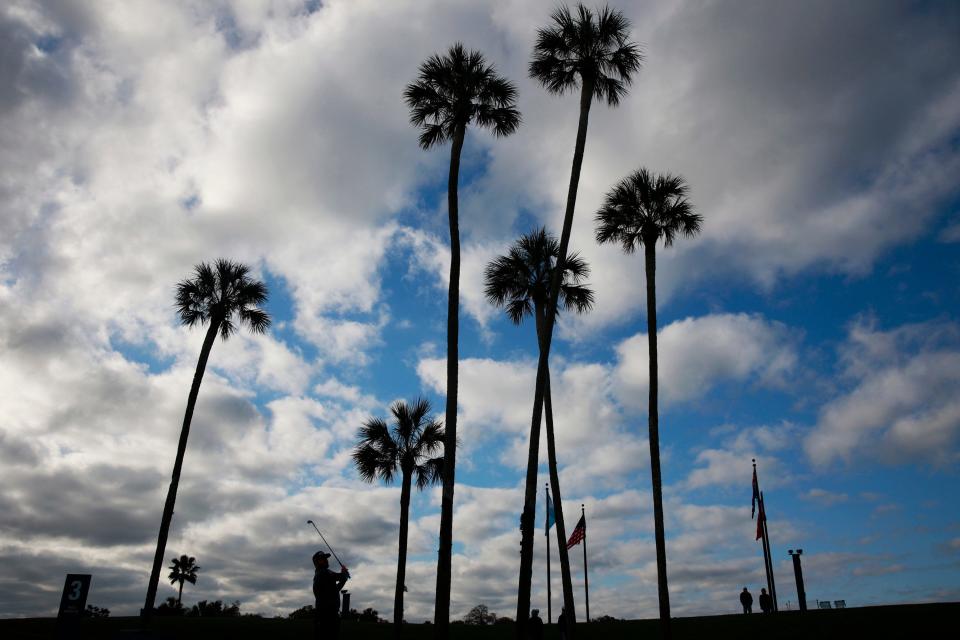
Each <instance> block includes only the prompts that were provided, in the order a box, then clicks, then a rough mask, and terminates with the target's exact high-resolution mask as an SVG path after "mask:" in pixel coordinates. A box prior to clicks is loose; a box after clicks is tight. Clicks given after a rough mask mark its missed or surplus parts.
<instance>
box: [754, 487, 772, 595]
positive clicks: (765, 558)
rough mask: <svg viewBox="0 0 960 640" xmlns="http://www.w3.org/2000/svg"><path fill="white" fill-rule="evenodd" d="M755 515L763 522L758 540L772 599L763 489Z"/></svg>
mask: <svg viewBox="0 0 960 640" xmlns="http://www.w3.org/2000/svg"><path fill="white" fill-rule="evenodd" d="M757 517H758V518H759V517H762V518H763V519H764V522H761V523H760V541H761V542H762V544H763V568H764V570H765V571H766V572H767V593H769V594H770V598H771V599H772V598H773V588H772V587H771V586H770V576H771V569H770V564H771V558H770V545H769V544H768V543H767V527H766V519H767V512H766V509H765V508H764V506H763V491H761V492H760V515H759V516H757Z"/></svg>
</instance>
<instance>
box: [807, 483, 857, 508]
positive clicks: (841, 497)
mask: <svg viewBox="0 0 960 640" xmlns="http://www.w3.org/2000/svg"><path fill="white" fill-rule="evenodd" d="M800 498H801V499H803V500H808V501H810V502H813V503H815V504H818V505H820V506H821V507H832V506H833V505H835V504H841V503H843V502H846V501H847V500H849V499H850V496H848V495H847V494H846V493H835V492H832V491H827V490H826V489H816V488H814V489H810V490H809V491H807V492H806V493H804V494H802V495H801V496H800Z"/></svg>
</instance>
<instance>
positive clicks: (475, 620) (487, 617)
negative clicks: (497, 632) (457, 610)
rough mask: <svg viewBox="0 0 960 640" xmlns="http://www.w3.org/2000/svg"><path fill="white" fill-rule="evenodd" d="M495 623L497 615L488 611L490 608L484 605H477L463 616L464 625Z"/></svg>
mask: <svg viewBox="0 0 960 640" xmlns="http://www.w3.org/2000/svg"><path fill="white" fill-rule="evenodd" d="M496 621H497V614H495V613H493V612H492V611H490V607H488V606H487V605H485V604H478V605H477V606H475V607H474V608H473V609H470V611H468V612H467V615H465V616H463V622H464V624H476V625H486V624H493V623H494V622H496Z"/></svg>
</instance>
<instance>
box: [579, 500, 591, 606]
mask: <svg viewBox="0 0 960 640" xmlns="http://www.w3.org/2000/svg"><path fill="white" fill-rule="evenodd" d="M580 516H581V517H582V518H583V595H584V601H585V603H586V605H587V622H590V581H589V580H588V579H587V512H586V510H585V509H584V507H583V505H582V504H581V505H580Z"/></svg>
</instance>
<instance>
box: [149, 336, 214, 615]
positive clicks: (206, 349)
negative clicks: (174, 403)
mask: <svg viewBox="0 0 960 640" xmlns="http://www.w3.org/2000/svg"><path fill="white" fill-rule="evenodd" d="M219 330H220V320H213V319H211V320H210V326H209V328H208V329H207V335H206V336H205V337H204V339H203V346H202V347H201V348H200V358H199V360H197V370H196V372H195V373H194V374H193V384H192V385H191V386H190V395H189V396H188V397H187V410H186V413H184V415H183V427H182V428H181V429H180V443H179V444H178V445H177V460H176V462H175V463H174V465H173V476H172V477H171V479H170V488H169V489H168V490H167V501H166V503H164V505H163V517H162V518H161V519H160V534H159V535H158V536H157V552H156V554H155V555H154V556H153V570H152V571H151V572H150V583H149V584H148V585H147V599H146V601H145V602H144V604H143V611H142V612H141V613H140V615H141V616H142V617H143V619H144V621H145V622H149V621H150V617H151V615H152V614H153V605H154V603H155V602H156V599H157V583H158V582H159V581H160V569H161V568H162V567H163V554H164V553H165V552H166V549H167V535H168V534H169V533H170V521H171V520H172V519H173V505H174V503H175V502H176V501H177V487H178V486H179V484H180V470H181V469H182V468H183V455H184V453H186V451H187V438H188V437H189V436H190V422H191V420H193V408H194V407H195V406H196V404H197V394H199V393H200V382H201V381H202V380H203V373H204V371H206V369H207V359H208V358H209V357H210V350H211V349H212V348H213V342H214V340H216V338H217V331H219Z"/></svg>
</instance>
